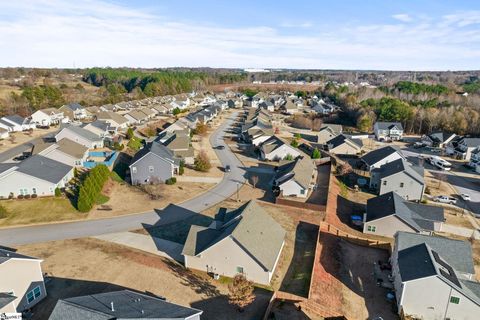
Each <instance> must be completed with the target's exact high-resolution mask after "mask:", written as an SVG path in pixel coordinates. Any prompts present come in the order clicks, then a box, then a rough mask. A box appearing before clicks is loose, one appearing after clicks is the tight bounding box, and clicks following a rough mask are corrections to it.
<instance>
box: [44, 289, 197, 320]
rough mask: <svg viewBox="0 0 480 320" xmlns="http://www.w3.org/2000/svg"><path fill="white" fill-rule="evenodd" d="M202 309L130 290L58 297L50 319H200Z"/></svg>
mask: <svg viewBox="0 0 480 320" xmlns="http://www.w3.org/2000/svg"><path fill="white" fill-rule="evenodd" d="M202 313H203V311H201V310H198V309H193V308H188V307H183V306H180V305H178V304H175V303H172V302H168V301H166V300H165V299H163V298H160V297H157V296H152V295H146V294H143V293H137V292H133V291H130V290H120V291H113V292H105V293H97V294H91V295H87V296H81V297H73V298H67V299H60V300H58V302H57V304H56V305H55V308H54V309H53V311H52V314H51V315H50V317H49V318H48V319H49V320H67V319H68V320H87V319H91V320H93V319H96V320H97V319H98V320H125V319H155V320H173V319H175V320H200V315H201V314H202Z"/></svg>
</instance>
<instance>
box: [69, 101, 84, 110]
mask: <svg viewBox="0 0 480 320" xmlns="http://www.w3.org/2000/svg"><path fill="white" fill-rule="evenodd" d="M66 106H67V108H69V109H70V110H72V111H76V110H81V109H83V107H82V105H81V104H79V103H77V102H73V103H69V104H67V105H66Z"/></svg>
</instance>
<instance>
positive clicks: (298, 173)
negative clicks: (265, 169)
mask: <svg viewBox="0 0 480 320" xmlns="http://www.w3.org/2000/svg"><path fill="white" fill-rule="evenodd" d="M314 170H315V166H314V165H313V161H312V160H311V159H309V158H308V157H300V158H297V159H296V160H294V161H291V162H288V163H285V164H282V165H280V166H278V168H277V169H276V171H277V172H276V174H275V180H277V183H279V184H282V183H285V182H286V181H288V180H291V179H294V180H295V181H296V182H297V183H298V184H300V185H301V186H302V187H303V188H304V189H308V187H309V186H310V182H311V181H312V176H313V173H314Z"/></svg>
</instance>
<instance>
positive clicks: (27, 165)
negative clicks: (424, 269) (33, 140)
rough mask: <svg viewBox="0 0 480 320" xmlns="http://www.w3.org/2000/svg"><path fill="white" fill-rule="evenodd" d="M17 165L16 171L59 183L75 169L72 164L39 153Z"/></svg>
mask: <svg viewBox="0 0 480 320" xmlns="http://www.w3.org/2000/svg"><path fill="white" fill-rule="evenodd" d="M16 165H17V170H16V171H18V172H21V173H24V174H27V175H29V176H32V177H36V178H38V179H42V180H45V181H49V182H51V183H59V182H60V181H61V180H62V179H63V178H64V177H65V176H66V175H67V174H68V173H69V172H70V171H71V170H72V169H73V167H71V166H68V165H66V164H64V163H61V162H58V161H55V160H53V159H49V158H46V157H44V156H41V155H38V154H37V155H33V156H31V157H30V158H28V159H26V160H24V161H22V162H20V163H19V164H16Z"/></svg>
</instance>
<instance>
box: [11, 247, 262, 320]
mask: <svg viewBox="0 0 480 320" xmlns="http://www.w3.org/2000/svg"><path fill="white" fill-rule="evenodd" d="M18 249H19V252H21V253H24V254H28V255H33V256H37V257H39V258H42V259H44V261H43V263H42V268H43V271H44V272H47V273H48V275H49V276H50V281H48V283H47V292H48V296H47V298H46V299H45V300H44V301H42V302H41V303H40V304H38V305H37V307H36V308H34V312H35V315H34V317H33V319H40V320H43V319H45V320H46V319H48V316H49V315H50V313H51V311H52V309H53V307H54V306H55V303H56V302H57V300H58V299H61V298H67V297H73V296H78V295H86V294H94V293H101V292H108V291H113V290H121V289H126V288H128V289H131V290H134V291H138V292H146V293H150V294H155V295H158V296H162V297H165V298H166V299H167V300H168V301H171V302H174V303H178V304H181V305H184V306H192V307H195V308H199V309H201V310H203V311H204V314H203V315H202V319H207V320H213V319H214V320H216V319H226V318H227V319H245V318H248V319H259V318H260V317H261V315H262V314H263V312H264V311H265V308H266V306H267V304H268V301H269V299H270V296H271V293H270V292H267V291H265V290H261V289H257V290H256V291H255V293H256V295H257V298H256V300H255V302H254V303H253V304H252V305H250V306H249V307H247V308H246V310H245V312H243V313H239V312H238V311H236V309H235V308H234V307H233V306H230V305H229V304H228V302H227V299H226V296H225V294H226V293H227V286H226V285H224V284H222V283H220V282H219V281H214V280H212V279H211V278H210V277H208V276H207V275H206V274H204V273H197V272H191V271H189V270H187V269H185V268H184V267H182V266H181V265H179V264H177V263H175V262H172V261H170V260H167V259H164V258H161V257H158V256H154V255H150V254H147V253H144V252H140V251H136V250H132V249H129V248H125V247H123V246H119V245H116V244H111V243H108V242H103V241H100V240H95V239H77V240H66V241H55V242H49V243H41V244H34V245H28V246H21V247H19V248H18ZM79 257H81V259H79Z"/></svg>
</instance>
